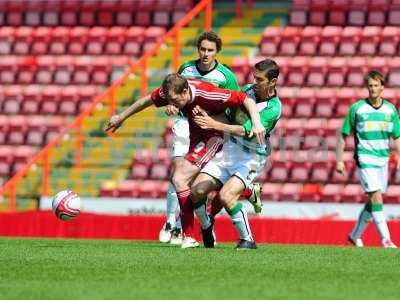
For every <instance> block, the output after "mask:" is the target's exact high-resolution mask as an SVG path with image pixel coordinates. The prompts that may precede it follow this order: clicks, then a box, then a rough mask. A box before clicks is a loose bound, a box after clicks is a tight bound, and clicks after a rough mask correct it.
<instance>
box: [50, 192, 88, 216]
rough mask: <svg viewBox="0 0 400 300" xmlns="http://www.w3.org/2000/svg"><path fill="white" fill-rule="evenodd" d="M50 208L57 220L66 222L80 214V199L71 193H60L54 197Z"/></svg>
mask: <svg viewBox="0 0 400 300" xmlns="http://www.w3.org/2000/svg"><path fill="white" fill-rule="evenodd" d="M51 206H52V207H53V212H54V214H55V215H56V217H57V218H59V219H60V220H63V221H68V220H71V219H74V218H76V217H77V216H78V215H79V213H80V212H81V199H80V198H79V196H78V195H77V194H75V193H74V192H72V191H68V190H66V191H61V192H59V193H58V194H57V195H55V196H54V198H53V202H52V203H51Z"/></svg>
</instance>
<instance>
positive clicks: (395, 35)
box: [260, 26, 400, 56]
mask: <svg viewBox="0 0 400 300" xmlns="http://www.w3.org/2000/svg"><path fill="white" fill-rule="evenodd" d="M399 40H400V29H399V28H398V27H395V26H385V27H378V26H365V27H355V26H346V27H340V26H325V27H318V26H306V27H304V28H303V27H293V26H288V27H285V28H281V27H266V28H265V30H264V32H263V37H262V41H261V44H260V49H261V54H262V55H272V56H274V55H282V56H292V55H326V56H334V55H339V56H352V55H361V56H364V55H365V56H370V55H381V56H395V55H397V53H398V47H399Z"/></svg>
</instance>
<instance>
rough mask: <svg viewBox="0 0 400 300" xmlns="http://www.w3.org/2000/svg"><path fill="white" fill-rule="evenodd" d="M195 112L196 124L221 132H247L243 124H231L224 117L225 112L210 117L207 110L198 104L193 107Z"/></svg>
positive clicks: (235, 133) (233, 133)
mask: <svg viewBox="0 0 400 300" xmlns="http://www.w3.org/2000/svg"><path fill="white" fill-rule="evenodd" d="M193 112H194V115H195V116H194V118H193V119H194V121H195V122H196V124H197V125H198V126H199V127H200V128H202V129H207V130H216V131H220V132H226V133H228V134H231V135H236V136H245V135H246V132H245V130H244V128H243V126H241V125H231V124H229V122H228V120H227V119H226V118H225V117H224V115H223V114H221V115H218V116H215V117H214V116H213V117H210V116H209V115H208V114H207V112H206V111H204V110H203V109H202V108H200V107H199V106H196V107H195V108H194V109H193Z"/></svg>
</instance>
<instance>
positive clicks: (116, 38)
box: [104, 27, 126, 54]
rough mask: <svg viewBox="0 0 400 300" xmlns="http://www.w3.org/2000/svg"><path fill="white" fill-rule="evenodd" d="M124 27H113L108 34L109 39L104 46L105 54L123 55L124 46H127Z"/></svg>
mask: <svg viewBox="0 0 400 300" xmlns="http://www.w3.org/2000/svg"><path fill="white" fill-rule="evenodd" d="M125 32H126V29H125V28H124V27H111V28H110V29H108V32H107V39H106V43H105V45H104V50H105V53H107V54H121V52H122V46H123V45H124V44H125Z"/></svg>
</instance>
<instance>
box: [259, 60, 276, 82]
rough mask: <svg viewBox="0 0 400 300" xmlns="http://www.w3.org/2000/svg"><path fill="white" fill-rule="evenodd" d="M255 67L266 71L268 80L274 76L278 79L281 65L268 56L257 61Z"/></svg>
mask: <svg viewBox="0 0 400 300" xmlns="http://www.w3.org/2000/svg"><path fill="white" fill-rule="evenodd" d="M254 67H255V68H256V70H258V71H260V72H264V74H265V76H266V77H267V78H268V80H272V79H274V78H276V79H278V76H279V66H278V64H277V63H276V62H275V61H274V60H272V59H269V58H266V59H264V60H262V61H259V62H258V63H256V64H255V66H254Z"/></svg>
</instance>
